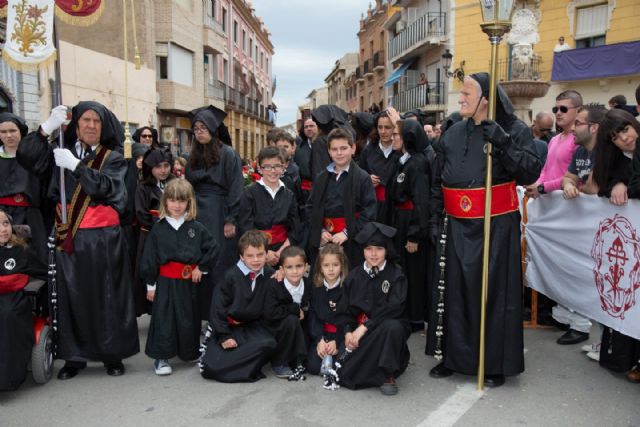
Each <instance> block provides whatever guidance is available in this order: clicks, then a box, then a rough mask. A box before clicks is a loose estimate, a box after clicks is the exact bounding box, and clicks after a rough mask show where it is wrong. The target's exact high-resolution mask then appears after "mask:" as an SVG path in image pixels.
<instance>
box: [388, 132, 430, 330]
mask: <svg viewBox="0 0 640 427" xmlns="http://www.w3.org/2000/svg"><path fill="white" fill-rule="evenodd" d="M396 126H397V128H396V130H394V137H393V149H394V151H396V152H398V153H400V154H401V155H402V156H401V157H399V158H398V159H397V162H398V164H397V170H396V172H395V173H394V175H393V176H392V177H391V179H390V180H389V184H388V186H387V187H388V188H389V192H388V195H389V202H390V206H392V209H391V213H392V217H391V225H392V226H393V227H394V228H395V229H396V230H397V233H396V236H395V239H394V243H395V249H396V253H397V254H399V256H400V266H402V269H403V271H404V273H405V275H406V276H407V280H408V282H409V291H408V295H407V309H408V316H409V320H410V322H411V327H412V329H413V330H415V331H418V330H424V321H425V320H426V317H425V311H426V307H427V289H428V284H427V268H426V267H427V262H425V260H426V258H427V257H432V256H433V253H428V251H427V237H428V228H429V178H428V177H429V175H430V172H429V167H428V164H427V161H426V159H425V156H424V153H423V151H424V149H425V148H426V147H427V135H426V134H425V132H424V129H423V127H422V126H421V125H420V123H419V122H417V121H414V120H402V121H398V122H397V123H396Z"/></svg>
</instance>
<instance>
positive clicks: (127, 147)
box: [122, 0, 140, 159]
mask: <svg viewBox="0 0 640 427" xmlns="http://www.w3.org/2000/svg"><path fill="white" fill-rule="evenodd" d="M131 13H132V15H133V40H134V48H135V58H134V60H135V66H136V70H139V69H140V54H139V53H138V40H137V37H136V28H135V19H136V18H135V16H136V12H135V8H134V2H133V0H131ZM122 19H123V25H122V28H123V40H124V158H125V159H130V158H131V145H132V142H131V132H129V64H128V62H129V46H128V44H129V43H128V38H127V0H122Z"/></svg>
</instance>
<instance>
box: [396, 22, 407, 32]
mask: <svg viewBox="0 0 640 427" xmlns="http://www.w3.org/2000/svg"><path fill="white" fill-rule="evenodd" d="M406 26H407V23H406V21H403V20H400V21H398V22H396V33H400V32H402V31H404V29H405V28H406Z"/></svg>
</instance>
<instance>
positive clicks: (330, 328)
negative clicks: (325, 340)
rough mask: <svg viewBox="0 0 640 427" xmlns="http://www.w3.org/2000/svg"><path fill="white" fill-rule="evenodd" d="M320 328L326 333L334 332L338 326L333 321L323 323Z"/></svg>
mask: <svg viewBox="0 0 640 427" xmlns="http://www.w3.org/2000/svg"><path fill="white" fill-rule="evenodd" d="M322 330H323V331H324V332H326V333H328V334H335V333H336V332H338V328H337V327H336V325H334V324H333V323H325V324H324V325H323V327H322Z"/></svg>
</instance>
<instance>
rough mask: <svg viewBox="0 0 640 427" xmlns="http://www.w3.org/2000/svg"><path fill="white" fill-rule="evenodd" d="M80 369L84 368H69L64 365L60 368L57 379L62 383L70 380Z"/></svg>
mask: <svg viewBox="0 0 640 427" xmlns="http://www.w3.org/2000/svg"><path fill="white" fill-rule="evenodd" d="M80 369H84V366H69V365H67V364H65V365H64V366H63V367H62V369H60V371H59V372H58V379H59V380H63V381H64V380H70V379H71V378H73V377H75V376H76V375H78V372H80Z"/></svg>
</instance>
